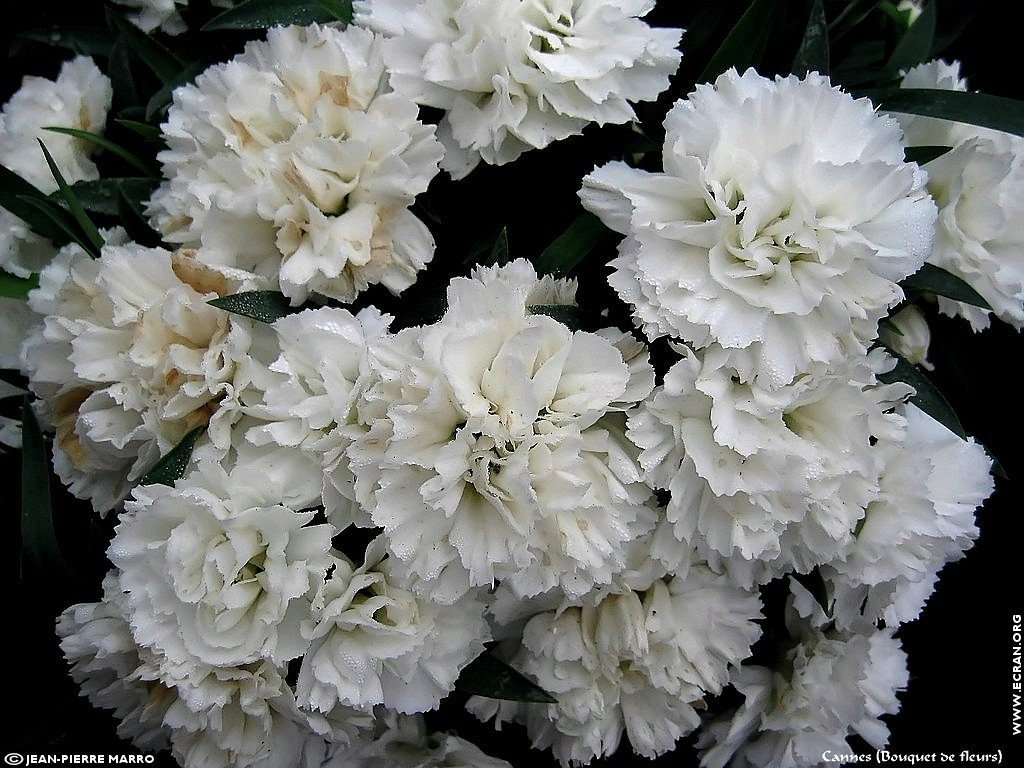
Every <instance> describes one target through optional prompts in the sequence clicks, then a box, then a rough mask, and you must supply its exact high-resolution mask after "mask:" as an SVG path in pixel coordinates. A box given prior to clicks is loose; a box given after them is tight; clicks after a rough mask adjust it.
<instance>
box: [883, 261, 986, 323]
mask: <svg viewBox="0 0 1024 768" xmlns="http://www.w3.org/2000/svg"><path fill="white" fill-rule="evenodd" d="M900 285H902V286H903V287H904V288H905V289H909V290H911V291H916V292H918V293H934V294H935V295H936V296H944V297H945V298H947V299H953V300H954V301H962V302H964V303H965V304H970V305H972V306H975V307H981V308H982V309H987V310H989V311H991V310H992V307H991V306H989V303H988V302H987V301H985V299H983V298H982V297H981V294H979V293H978V292H977V291H976V290H974V289H973V288H971V286H969V285H968V284H967V283H965V282H964V281H963V280H961V279H960V278H959V277H957V276H956V275H954V274H953V273H952V272H947V271H946V270H944V269H942V267H936V266H935V265H934V264H925V265H924V266H923V267H921V269H919V270H918V271H917V272H915V273H914V274H912V275H911V276H910V277H906V278H904V279H903V280H901V281H900Z"/></svg>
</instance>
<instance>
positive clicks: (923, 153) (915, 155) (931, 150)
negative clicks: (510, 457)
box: [903, 145, 953, 165]
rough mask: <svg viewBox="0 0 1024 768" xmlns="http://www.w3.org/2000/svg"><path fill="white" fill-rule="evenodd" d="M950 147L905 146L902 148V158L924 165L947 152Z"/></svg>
mask: <svg viewBox="0 0 1024 768" xmlns="http://www.w3.org/2000/svg"><path fill="white" fill-rule="evenodd" d="M951 149H953V148H952V147H936V146H930V145H927V146H920V147H907V148H906V149H905V150H903V159H904V160H906V161H907V162H908V163H917V164H918V165H924V164H925V163H930V162H931V161H932V160H935V159H936V158H939V157H942V156H943V155H944V154H946V153H947V152H949V151H950V150H951Z"/></svg>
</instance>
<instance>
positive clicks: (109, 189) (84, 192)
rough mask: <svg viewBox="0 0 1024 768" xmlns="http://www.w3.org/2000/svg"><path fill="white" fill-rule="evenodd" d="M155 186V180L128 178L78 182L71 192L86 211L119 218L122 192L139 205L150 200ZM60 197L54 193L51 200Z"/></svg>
mask: <svg viewBox="0 0 1024 768" xmlns="http://www.w3.org/2000/svg"><path fill="white" fill-rule="evenodd" d="M155 186H156V183H155V180H153V179H140V178H137V177H134V176H127V177H125V178H120V179H96V180H95V181H76V182H75V183H74V184H72V185H71V191H72V192H74V193H75V197H77V198H78V201H79V202H80V203H81V204H82V207H83V208H85V210H87V211H90V212H92V213H98V214H100V215H101V216H119V215H120V214H121V211H120V208H119V206H118V195H119V194H120V192H121V191H123V192H124V194H126V195H127V196H128V197H129V199H131V200H132V201H135V204H136V205H138V202H141V201H144V200H148V199H149V197H150V195H152V194H153V189H154V188H155ZM58 195H60V192H59V191H58V192H54V193H53V195H51V196H50V199H51V200H53V199H54V198H55V197H56V196H58Z"/></svg>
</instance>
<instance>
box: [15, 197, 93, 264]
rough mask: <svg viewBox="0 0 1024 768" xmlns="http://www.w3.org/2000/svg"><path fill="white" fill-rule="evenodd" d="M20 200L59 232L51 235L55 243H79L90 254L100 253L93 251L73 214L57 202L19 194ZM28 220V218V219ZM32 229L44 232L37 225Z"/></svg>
mask: <svg viewBox="0 0 1024 768" xmlns="http://www.w3.org/2000/svg"><path fill="white" fill-rule="evenodd" d="M18 200H19V201H20V202H21V203H22V204H23V205H24V206H25V207H26V208H28V209H31V210H33V211H34V212H35V216H36V217H37V218H38V219H40V220H45V221H46V222H47V227H49V228H52V229H53V231H54V232H56V233H57V236H56V237H50V239H51V240H53V242H54V244H57V243H60V244H61V245H63V244H65V243H78V244H79V245H80V246H82V248H83V249H84V250H85V252H86V253H88V254H89V255H90V256H93V257H94V258H95V257H96V256H98V255H99V253H93V251H92V250H91V249H92V244H91V243H89V241H88V240H87V239H86V238H85V237H84V236H83V235H82V233H81V232H79V231H78V229H77V228H76V227H75V220H74V219H73V218H71V214H69V213H68V212H67V211H65V210H64V209H63V208H61V207H60V206H59V205H57V204H56V203H55V202H53V201H51V200H48V199H47V198H45V197H44V198H43V199H42V200H39V199H38V198H35V197H26V196H24V195H19V196H18ZM26 221H28V219H26ZM32 229H34V230H35V231H36V232H39V233H40V234H42V232H41V231H40V230H39V229H36V227H35V225H34V224H33V225H32Z"/></svg>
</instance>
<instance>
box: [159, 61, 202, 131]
mask: <svg viewBox="0 0 1024 768" xmlns="http://www.w3.org/2000/svg"><path fill="white" fill-rule="evenodd" d="M206 68H207V64H206V62H204V61H193V62H192V63H191V64H188V65H187V66H186V67H185V68H184V69H181V70H179V71H178V72H177V73H175V74H174V75H173V76H172V77H170V78H169V79H168V80H167V81H166V82H165V83H164V85H163V87H162V88H160V89H159V90H158V91H157V92H156V93H154V94H153V96H152V97H151V98H150V100H149V102H147V104H146V119H147V120H153V119H154V118H155V117H156V116H157V115H159V114H160V113H161V112H162V111H163V110H164V109H165V108H166V107H167V105H169V104H170V103H171V99H172V98H173V96H174V89H175V88H179V87H180V86H182V85H185V83H191V82H192V81H193V80H195V79H196V76H197V75H199V74H200V73H201V72H203V70H205V69H206Z"/></svg>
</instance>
